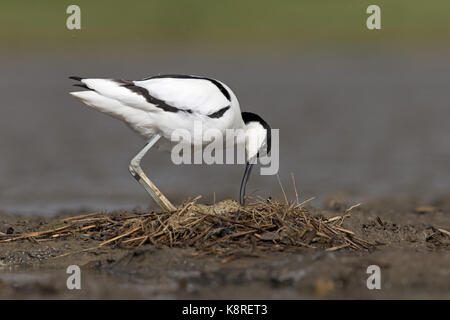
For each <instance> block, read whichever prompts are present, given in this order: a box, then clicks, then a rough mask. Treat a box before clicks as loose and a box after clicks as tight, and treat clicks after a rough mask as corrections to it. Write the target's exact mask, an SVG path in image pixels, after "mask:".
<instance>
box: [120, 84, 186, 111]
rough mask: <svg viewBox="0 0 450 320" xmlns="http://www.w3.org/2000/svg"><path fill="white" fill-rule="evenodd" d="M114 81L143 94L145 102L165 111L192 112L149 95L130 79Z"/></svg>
mask: <svg viewBox="0 0 450 320" xmlns="http://www.w3.org/2000/svg"><path fill="white" fill-rule="evenodd" d="M114 81H115V82H117V83H118V84H120V85H121V86H122V87H125V88H127V89H128V90H130V91H132V92H134V93H137V94H139V95H141V96H143V97H144V98H145V100H147V102H149V103H151V104H153V105H155V106H157V107H158V108H161V109H163V110H164V111H167V112H178V111H184V112H187V113H192V110H190V109H178V108H176V107H174V106H171V105H169V104H167V103H166V102H165V101H163V100H160V99H158V98H155V97H153V96H152V95H150V93H149V92H148V90H147V89H145V88H143V87H139V86H137V85H135V84H134V83H133V82H132V81H128V80H114Z"/></svg>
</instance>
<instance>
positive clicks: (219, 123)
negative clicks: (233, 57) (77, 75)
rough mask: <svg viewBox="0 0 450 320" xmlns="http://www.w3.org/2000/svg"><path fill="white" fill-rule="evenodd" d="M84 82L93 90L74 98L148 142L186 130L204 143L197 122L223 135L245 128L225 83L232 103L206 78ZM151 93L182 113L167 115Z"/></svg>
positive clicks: (238, 108) (234, 99)
mask: <svg viewBox="0 0 450 320" xmlns="http://www.w3.org/2000/svg"><path fill="white" fill-rule="evenodd" d="M80 81H81V82H82V83H83V84H84V85H86V86H87V87H88V88H89V89H91V90H89V91H81V92H72V93H71V94H72V95H74V96H75V97H77V98H79V99H81V100H82V101H83V102H84V103H86V104H87V105H89V106H91V107H93V108H94V109H96V110H98V111H100V112H103V113H106V114H109V115H111V116H113V117H115V118H117V119H120V120H122V121H124V122H126V123H127V124H128V125H129V126H130V127H131V128H133V129H134V130H136V131H137V132H138V133H140V134H141V135H143V136H144V137H145V138H147V139H149V138H150V137H151V136H153V135H154V134H155V133H158V134H160V135H162V136H164V137H165V138H167V139H170V137H171V134H172V132H173V131H174V130H176V129H186V130H188V131H190V132H191V134H192V135H193V139H194V141H200V140H201V138H199V137H195V134H197V135H198V132H197V133H196V132H194V122H195V121H200V122H201V123H202V126H203V129H208V128H215V129H219V130H221V131H223V132H225V130H226V129H232V128H235V129H240V128H244V126H245V125H244V122H243V120H242V117H241V111H240V107H239V102H238V100H237V98H236V96H235V95H234V93H233V92H232V91H231V89H230V88H228V87H227V86H226V85H225V84H223V83H221V82H220V84H221V85H222V86H223V88H225V90H226V91H227V92H228V94H229V98H230V100H231V101H230V100H228V99H227V97H226V96H225V95H224V93H223V92H222V91H221V90H220V89H219V88H218V87H217V85H215V84H214V83H213V82H212V81H210V80H207V79H202V78H194V77H193V78H182V79H180V78H170V77H164V78H159V77H157V78H150V79H148V80H141V81H127V82H124V81H120V80H113V79H81V80H80ZM126 84H128V85H129V86H127V85H126ZM130 86H132V88H131V89H130ZM142 89H143V90H144V91H142ZM136 91H138V92H136ZM139 91H141V92H139ZM142 92H143V93H144V94H143V93H142ZM147 93H148V95H150V96H151V97H152V98H156V99H157V100H156V101H158V100H159V101H163V102H164V103H165V104H167V105H169V106H170V107H173V108H176V109H178V110H177V111H176V112H174V111H167V109H164V108H163V107H161V106H160V105H158V103H151V102H149V98H148V97H147V98H146V96H145V95H146V94H147ZM151 101H153V100H151ZM228 106H229V109H227V110H226V111H225V112H224V113H223V114H222V115H221V116H220V117H211V115H213V114H214V113H215V112H218V111H220V110H222V109H223V108H226V107H228ZM200 134H201V133H200Z"/></svg>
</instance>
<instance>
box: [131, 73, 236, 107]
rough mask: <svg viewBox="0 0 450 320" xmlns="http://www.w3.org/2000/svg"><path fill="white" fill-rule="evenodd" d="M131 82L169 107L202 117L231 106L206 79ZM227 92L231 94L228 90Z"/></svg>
mask: <svg viewBox="0 0 450 320" xmlns="http://www.w3.org/2000/svg"><path fill="white" fill-rule="evenodd" d="M133 82H134V84H135V85H137V86H141V87H143V88H145V89H147V90H148V92H149V93H150V95H152V96H154V97H155V98H157V99H160V100H163V101H166V102H167V103H168V104H169V105H171V106H174V107H176V108H178V109H182V110H191V111H192V112H196V113H199V114H203V115H208V114H212V113H214V112H216V111H218V110H220V109H222V108H224V107H227V106H229V105H230V104H231V102H230V101H228V99H227V98H226V97H225V96H224V95H223V93H222V92H221V91H220V90H219V88H218V87H217V86H216V85H214V84H213V83H212V82H211V81H209V80H206V79H195V78H193V79H178V78H155V79H148V80H143V81H133ZM222 85H223V86H224V87H225V85H224V84H222ZM227 90H228V91H229V92H231V90H230V89H229V88H228V89H227Z"/></svg>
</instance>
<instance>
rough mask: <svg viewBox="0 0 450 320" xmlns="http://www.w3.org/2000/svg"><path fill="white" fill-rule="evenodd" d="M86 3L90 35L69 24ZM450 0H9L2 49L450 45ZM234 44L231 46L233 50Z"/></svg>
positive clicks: (2, 12)
mask: <svg viewBox="0 0 450 320" xmlns="http://www.w3.org/2000/svg"><path fill="white" fill-rule="evenodd" d="M70 4H77V5H79V6H80V7H81V11H82V12H81V13H82V32H80V31H70V30H67V29H66V27H65V20H66V18H67V14H66V13H65V11H66V8H67V7H68V6H69V5H70ZM370 4H377V5H379V6H380V7H381V10H382V29H381V30H379V31H376V32H373V31H370V30H368V29H367V28H366V25H365V20H366V18H367V14H366V8H367V7H368V5H370ZM449 13H450V1H448V0H431V1H421V0H386V1H379V0H378V1H377V0H370V1H367V0H339V1H338V0H321V1H301V0H284V1H270V0H257V1H255V0H248V1H242V0H240V1H238V0H227V1H211V0H210V1H206V0H190V1H185V0H178V1H174V0H165V1H155V0H149V1H132V0H130V1H118V0H110V1H106V0H102V1H88V0H79V1H65V0H63V1H61V0H60V1H56V0H55V1H33V2H32V1H2V4H1V5H0V43H1V45H2V47H4V46H9V47H16V46H20V47H28V46H41V47H44V48H49V46H55V47H61V46H66V45H67V46H73V45H76V46H79V45H98V44H103V45H112V46H116V45H119V44H120V45H123V46H125V45H128V44H133V43H140V44H143V45H148V46H154V45H155V44H167V43H172V42H177V43H180V42H181V43H189V44H190V45H196V44H200V45H214V46H225V47H229V48H233V47H232V46H234V45H241V46H242V45H248V46H253V45H261V46H272V45H273V46H280V45H282V46H283V45H286V46H307V45H315V44H327V45H330V44H337V45H343V44H366V43H370V44H373V43H387V44H398V43H400V44H402V45H414V46H417V45H421V44H429V43H438V44H442V43H445V44H447V43H448V40H449V38H450V23H449V20H450V18H449V17H450V15H449ZM230 46H231V47H230Z"/></svg>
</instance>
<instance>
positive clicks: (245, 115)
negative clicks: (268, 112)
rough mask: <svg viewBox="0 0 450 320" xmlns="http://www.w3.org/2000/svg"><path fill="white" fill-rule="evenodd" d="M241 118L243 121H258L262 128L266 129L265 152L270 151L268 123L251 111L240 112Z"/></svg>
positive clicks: (270, 142)
mask: <svg viewBox="0 0 450 320" xmlns="http://www.w3.org/2000/svg"><path fill="white" fill-rule="evenodd" d="M241 115H242V120H244V123H245V124H247V123H250V122H258V123H260V124H261V125H262V126H263V128H264V129H266V131H267V136H266V143H267V154H269V153H270V150H271V148H272V134H271V131H270V130H271V128H270V126H269V124H268V123H267V122H266V121H265V120H264V119H263V118H261V117H260V116H259V115H257V114H256V113H252V112H242V113H241Z"/></svg>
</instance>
